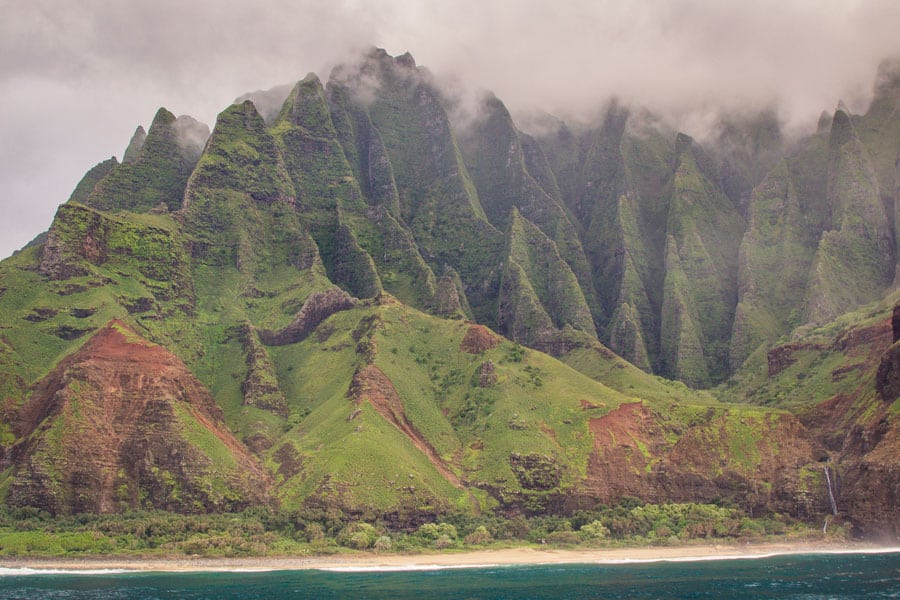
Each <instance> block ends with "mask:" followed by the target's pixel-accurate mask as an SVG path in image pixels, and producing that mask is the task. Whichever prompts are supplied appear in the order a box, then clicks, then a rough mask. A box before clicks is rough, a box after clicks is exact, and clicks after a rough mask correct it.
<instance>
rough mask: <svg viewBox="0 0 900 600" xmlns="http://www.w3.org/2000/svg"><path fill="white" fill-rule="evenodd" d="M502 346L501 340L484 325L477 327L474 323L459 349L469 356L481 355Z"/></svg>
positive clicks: (467, 331)
mask: <svg viewBox="0 0 900 600" xmlns="http://www.w3.org/2000/svg"><path fill="white" fill-rule="evenodd" d="M499 345H500V338H499V337H497V336H496V335H494V333H493V332H492V331H491V330H490V329H488V328H487V327H485V326H484V325H476V324H474V323H472V324H471V325H469V328H468V329H467V330H466V335H465V336H463V339H462V342H460V344H459V349H460V350H462V351H463V352H468V353H469V354H481V353H482V352H485V351H487V350H491V349H492V348H496V347H497V346H499Z"/></svg>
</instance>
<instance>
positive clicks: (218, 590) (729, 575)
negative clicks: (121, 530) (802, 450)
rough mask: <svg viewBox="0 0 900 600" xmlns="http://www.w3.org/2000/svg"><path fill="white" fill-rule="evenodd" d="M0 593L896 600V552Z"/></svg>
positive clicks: (211, 575) (8, 582)
mask: <svg viewBox="0 0 900 600" xmlns="http://www.w3.org/2000/svg"><path fill="white" fill-rule="evenodd" d="M0 598H3V599H6V598H27V599H29V600H40V599H44V598H53V599H57V598H60V599H61V598H66V599H73V598H91V599H108V598H116V599H118V598H123V599H124V598H127V599H151V598H158V599H174V598H179V599H180V598H189V599H200V598H209V599H212V600H231V599H245V598H246V599H253V598H260V599H263V598H265V599H273V600H277V599H281V598H315V599H329V598H379V599H380V598H384V599H388V598H390V599H395V598H396V599H402V598H415V599H416V600H423V599H426V598H442V599H444V598H447V599H453V598H459V599H469V598H479V599H510V600H512V599H516V600H518V599H524V598H534V599H554V600H555V599H563V598H565V599H589V598H590V599H593V598H597V599H607V598H672V599H680V598H728V599H743V598H754V599H756V598H773V599H782V598H790V599H795V600H801V599H802V600H810V599H814V598H816V599H817V598H827V599H835V600H843V599H849V598H860V599H862V598H866V599H870V598H871V599H879V598H900V553H898V552H890V553H867V554H805V555H790V556H773V557H769V558H756V559H730V560H690V561H688V560H685V561H677V562H650V563H625V564H580V565H534V566H504V567H490V566H487V567H478V568H449V569H448V568H444V569H430V570H429V569H425V570H407V571H399V570H397V571H369V570H343V571H320V570H303V571H268V572H205V573H203V572H201V573H94V574H89V575H85V574H73V573H55V574H46V573H45V574H32V573H28V572H26V571H23V570H21V569H0Z"/></svg>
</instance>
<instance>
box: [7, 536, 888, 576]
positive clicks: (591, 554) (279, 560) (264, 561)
mask: <svg viewBox="0 0 900 600" xmlns="http://www.w3.org/2000/svg"><path fill="white" fill-rule="evenodd" d="M854 552H900V547H897V548H885V547H879V546H874V545H868V544H856V543H844V544H839V545H836V544H824V543H816V542H809V543H768V544H751V545H727V544H719V545H696V546H695V545H691V546H665V547H635V548H599V549H574V550H565V549H549V548H548V549H544V548H531V547H522V548H507V549H499V550H483V551H476V552H460V553H450V552H445V553H433V554H371V553H359V554H341V555H331V556H265V557H242V558H206V557H173V558H156V557H152V558H132V557H119V558H117V557H85V558H46V559H45V558H32V557H12V558H3V559H0V569H3V568H5V569H35V570H47V571H56V570H65V571H81V570H84V571H105V570H128V571H161V572H163V571H167V572H171V571H281V570H297V569H327V570H348V571H350V570H354V571H356V570H385V571H389V570H420V569H428V568H454V567H456V568H460V567H477V566H495V565H536V564H564V563H569V564H584V563H598V564H599V563H610V564H614V563H625V562H651V561H677V560H716V559H731V558H754V557H764V556H772V555H778V554H809V553H854Z"/></svg>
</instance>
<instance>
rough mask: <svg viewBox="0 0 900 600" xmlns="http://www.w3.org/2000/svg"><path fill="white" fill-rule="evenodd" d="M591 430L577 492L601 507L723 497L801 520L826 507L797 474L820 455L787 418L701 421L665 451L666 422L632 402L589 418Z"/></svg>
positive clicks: (820, 495) (793, 420)
mask: <svg viewBox="0 0 900 600" xmlns="http://www.w3.org/2000/svg"><path fill="white" fill-rule="evenodd" d="M736 427H739V428H741V429H743V430H744V432H743V433H741V432H738V431H735V428H736ZM590 430H591V433H592V434H593V436H594V454H593V455H592V456H591V460H590V462H589V464H588V474H587V479H586V482H585V484H584V488H583V491H584V493H586V494H588V495H589V496H590V497H591V498H594V499H595V500H599V501H600V502H604V503H608V502H616V501H618V500H620V499H622V498H624V497H634V498H640V499H641V500H644V501H645V502H652V503H655V502H711V501H713V500H714V499H717V498H718V499H726V498H727V499H728V500H729V501H731V502H734V503H735V504H737V505H740V506H743V507H744V508H746V509H749V510H751V511H760V510H775V511H788V512H790V513H792V514H795V515H797V516H801V517H803V516H808V515H811V514H815V513H817V512H819V511H820V510H821V509H822V508H823V505H822V503H823V502H827V500H826V496H825V490H824V489H821V490H819V489H818V488H817V489H816V490H814V491H812V492H810V491H809V490H807V482H804V481H803V468H804V467H806V466H808V465H815V462H816V458H817V457H818V456H819V455H820V454H821V450H819V449H818V448H819V447H818V444H817V443H816V442H815V441H814V440H813V439H812V436H811V435H810V433H809V432H808V431H807V430H806V428H805V427H804V426H803V425H802V424H801V423H800V422H799V421H798V420H797V419H796V418H794V417H792V416H790V415H787V414H784V415H780V416H779V417H778V418H772V419H756V418H754V419H750V418H749V417H746V418H742V419H741V420H739V421H738V420H736V419H734V418H733V417H727V416H726V415H721V416H717V415H715V414H711V415H707V417H706V418H705V419H704V422H702V423H699V424H698V425H695V426H693V427H692V428H691V429H689V430H688V431H686V432H683V435H681V436H680V438H679V439H678V441H677V442H675V443H674V444H671V443H669V442H667V441H666V438H667V435H666V433H667V432H666V424H665V422H664V421H663V420H662V419H660V417H659V416H658V415H657V414H655V413H654V412H652V411H650V410H649V409H647V408H646V407H644V406H642V405H641V404H640V403H635V404H623V405H622V406H620V407H619V408H617V409H616V410H613V411H611V412H610V413H608V414H607V415H605V416H603V417H600V418H598V419H592V420H591V423H590ZM736 440H741V441H740V442H736ZM735 444H738V445H740V446H741V447H740V448H737V447H736V446H735ZM819 492H821V493H819Z"/></svg>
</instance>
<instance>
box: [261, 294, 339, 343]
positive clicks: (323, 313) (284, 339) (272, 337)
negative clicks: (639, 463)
mask: <svg viewBox="0 0 900 600" xmlns="http://www.w3.org/2000/svg"><path fill="white" fill-rule="evenodd" d="M356 302H357V300H356V298H353V297H352V296H350V294H348V293H347V292H345V291H344V290H342V289H340V288H337V287H334V288H331V289H330V290H328V291H326V292H316V293H314V294H310V295H309V298H307V299H306V302H304V303H303V308H301V309H300V312H299V313H298V314H297V316H296V317H295V318H294V320H293V321H292V322H291V324H290V325H288V326H287V327H284V328H283V329H279V330H278V331H272V330H270V329H261V330H260V331H259V338H260V339H261V340H262V342H263V343H264V344H267V345H269V346H284V345H286V344H296V343H297V342H299V341H301V340H303V339H305V338H306V336H308V335H309V334H310V333H312V331H313V329H315V328H316V326H318V324H319V323H321V322H322V321H324V320H325V319H327V318H328V317H330V316H331V315H333V314H334V313H336V312H339V311H342V310H350V309H351V308H353V307H354V306H356Z"/></svg>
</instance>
